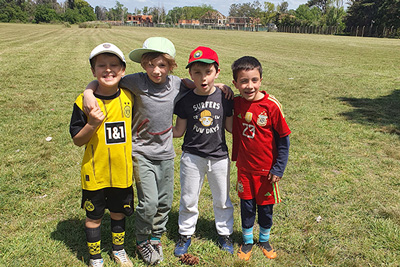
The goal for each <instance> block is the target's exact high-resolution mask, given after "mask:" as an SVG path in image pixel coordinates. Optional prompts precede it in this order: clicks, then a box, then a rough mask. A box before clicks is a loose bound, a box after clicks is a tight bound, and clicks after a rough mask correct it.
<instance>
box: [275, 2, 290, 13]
mask: <svg viewBox="0 0 400 267" xmlns="http://www.w3.org/2000/svg"><path fill="white" fill-rule="evenodd" d="M277 11H278V12H279V13H281V14H287V13H288V11H289V3H288V2H286V1H283V2H282V3H280V4H279V5H278V7H277Z"/></svg>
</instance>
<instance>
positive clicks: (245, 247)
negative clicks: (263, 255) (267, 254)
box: [238, 243, 253, 261]
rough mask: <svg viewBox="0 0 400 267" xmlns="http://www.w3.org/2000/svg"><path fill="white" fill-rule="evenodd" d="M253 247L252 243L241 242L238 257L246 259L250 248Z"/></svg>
mask: <svg viewBox="0 0 400 267" xmlns="http://www.w3.org/2000/svg"><path fill="white" fill-rule="evenodd" d="M252 249H253V244H250V243H248V244H242V245H241V246H240V248H239V251H238V257H239V259H241V260H245V261H248V260H249V259H250V256H251V250H252Z"/></svg>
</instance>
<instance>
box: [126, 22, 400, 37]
mask: <svg viewBox="0 0 400 267" xmlns="http://www.w3.org/2000/svg"><path fill="white" fill-rule="evenodd" d="M125 26H133V27H158V28H178V29H201V30H227V31H228V30H229V31H251V32H273V31H278V32H287V33H304V34H326V35H349V36H356V37H384V38H400V28H394V27H391V28H386V27H384V28H382V27H379V26H371V27H366V26H363V27H359V26H356V27H350V28H347V29H345V30H344V31H343V30H342V29H341V28H340V27H338V26H278V27H276V26H275V27H266V26H254V27H244V26H239V25H235V26H218V25H181V24H178V25H174V24H151V25H148V24H133V25H132V24H130V25H127V24H125Z"/></svg>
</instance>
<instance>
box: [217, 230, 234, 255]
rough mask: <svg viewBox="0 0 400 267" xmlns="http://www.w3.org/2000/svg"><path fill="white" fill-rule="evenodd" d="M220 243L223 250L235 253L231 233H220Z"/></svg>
mask: <svg viewBox="0 0 400 267" xmlns="http://www.w3.org/2000/svg"><path fill="white" fill-rule="evenodd" d="M218 243H219V246H220V247H221V249H222V250H225V251H228V252H229V253H231V254H233V242H232V239H231V237H230V236H229V235H220V236H219V238H218Z"/></svg>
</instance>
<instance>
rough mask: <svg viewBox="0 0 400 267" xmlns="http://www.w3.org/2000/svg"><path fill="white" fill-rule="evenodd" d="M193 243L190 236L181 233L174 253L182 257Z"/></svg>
mask: <svg viewBox="0 0 400 267" xmlns="http://www.w3.org/2000/svg"><path fill="white" fill-rule="evenodd" d="M191 243H192V238H190V236H184V235H180V236H179V240H178V242H176V245H175V250H174V255H175V256H176V257H180V256H182V255H183V254H185V253H187V251H188V248H189V246H190V244H191Z"/></svg>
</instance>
